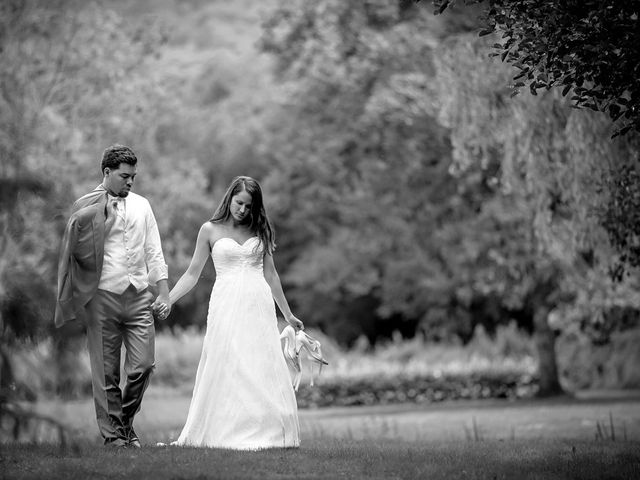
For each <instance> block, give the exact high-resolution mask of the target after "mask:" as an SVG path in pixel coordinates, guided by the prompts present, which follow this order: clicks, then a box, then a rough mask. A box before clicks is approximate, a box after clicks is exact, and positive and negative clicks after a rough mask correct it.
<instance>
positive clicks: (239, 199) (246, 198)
mask: <svg viewBox="0 0 640 480" xmlns="http://www.w3.org/2000/svg"><path fill="white" fill-rule="evenodd" d="M229 211H230V212H231V216H232V217H233V220H234V221H235V222H236V223H241V224H242V223H248V222H249V221H250V220H251V195H249V193H248V192H247V191H246V190H243V191H241V192H238V193H236V194H235V195H234V196H233V197H231V205H229Z"/></svg>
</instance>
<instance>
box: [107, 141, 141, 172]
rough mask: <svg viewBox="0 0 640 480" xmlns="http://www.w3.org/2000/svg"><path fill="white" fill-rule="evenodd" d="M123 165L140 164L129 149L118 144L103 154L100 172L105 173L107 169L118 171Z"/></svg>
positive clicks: (108, 148)
mask: <svg viewBox="0 0 640 480" xmlns="http://www.w3.org/2000/svg"><path fill="white" fill-rule="evenodd" d="M121 163H127V164H129V165H136V164H137V163H138V158H137V157H136V154H135V153H133V150H131V149H130V148H129V147H126V146H124V145H117V144H116V145H111V146H110V147H107V148H106V149H105V151H104V153H103V154H102V162H101V164H100V171H101V172H102V173H104V169H105V168H111V169H113V170H117V169H118V168H120V164H121Z"/></svg>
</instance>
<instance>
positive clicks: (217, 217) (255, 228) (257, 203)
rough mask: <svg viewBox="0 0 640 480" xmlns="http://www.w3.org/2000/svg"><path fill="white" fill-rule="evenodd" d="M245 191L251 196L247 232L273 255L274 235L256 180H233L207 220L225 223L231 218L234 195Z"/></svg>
mask: <svg viewBox="0 0 640 480" xmlns="http://www.w3.org/2000/svg"><path fill="white" fill-rule="evenodd" d="M242 191H245V192H247V193H248V194H249V195H251V211H250V214H249V216H250V220H251V222H250V223H249V230H251V232H252V233H255V235H256V236H257V237H258V240H260V245H262V246H263V247H264V250H265V252H267V253H269V254H273V251H274V250H275V248H276V234H275V231H274V229H273V227H272V226H271V222H270V221H269V217H267V212H266V210H265V208H264V202H263V200H262V188H261V187H260V184H259V183H258V181H257V180H255V179H253V178H251V177H245V176H240V177H236V178H234V179H233V181H232V182H231V184H230V185H229V187H228V188H227V191H226V192H225V194H224V197H223V198H222V201H221V202H220V205H218V208H217V209H216V211H215V213H214V214H213V217H211V219H210V220H209V221H210V222H212V223H215V222H220V221H223V222H226V221H227V220H229V217H231V209H230V206H231V199H232V198H233V196H234V195H236V194H238V193H240V192H242Z"/></svg>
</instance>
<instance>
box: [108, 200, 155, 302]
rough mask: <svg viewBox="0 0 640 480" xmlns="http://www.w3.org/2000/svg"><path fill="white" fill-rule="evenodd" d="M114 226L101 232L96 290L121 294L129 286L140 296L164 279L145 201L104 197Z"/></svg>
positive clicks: (151, 220) (152, 216)
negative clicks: (102, 238) (102, 250)
mask: <svg viewBox="0 0 640 480" xmlns="http://www.w3.org/2000/svg"><path fill="white" fill-rule="evenodd" d="M107 201H108V203H107V208H108V209H109V213H114V211H115V213H116V214H115V215H114V222H113V225H112V226H111V228H110V229H109V230H108V231H106V232H105V238H104V260H103V264H102V274H101V276H100V283H99V285H98V288H100V289H102V290H107V291H109V292H112V293H116V294H121V293H123V292H124V291H125V290H126V289H127V288H128V287H129V285H133V286H134V287H135V289H136V290H137V291H138V292H140V291H142V290H144V289H145V288H147V287H148V286H149V284H152V285H155V284H156V282H157V281H158V280H163V279H166V278H168V269H167V265H166V263H165V261H164V256H163V254H162V246H161V243H160V234H159V233H158V227H157V224H156V219H155V217H154V215H153V211H152V210H151V205H150V204H149V201H148V200H147V199H146V198H144V197H142V196H140V195H137V194H135V193H133V192H130V193H129V195H128V196H127V197H125V198H120V197H112V196H110V195H109V197H108V200H107Z"/></svg>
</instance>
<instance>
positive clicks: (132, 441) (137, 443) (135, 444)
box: [128, 427, 142, 448]
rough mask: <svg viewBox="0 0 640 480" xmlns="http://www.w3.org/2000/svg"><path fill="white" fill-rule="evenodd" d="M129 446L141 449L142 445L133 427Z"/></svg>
mask: <svg viewBox="0 0 640 480" xmlns="http://www.w3.org/2000/svg"><path fill="white" fill-rule="evenodd" d="M128 445H129V446H130V447H133V448H141V446H142V445H140V439H139V438H138V435H137V434H136V432H135V430H134V429H133V427H129V443H128Z"/></svg>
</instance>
